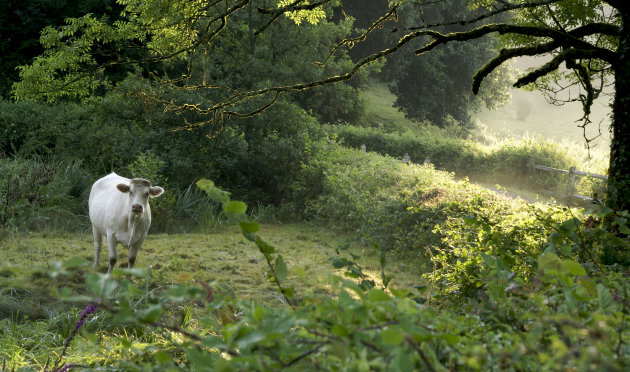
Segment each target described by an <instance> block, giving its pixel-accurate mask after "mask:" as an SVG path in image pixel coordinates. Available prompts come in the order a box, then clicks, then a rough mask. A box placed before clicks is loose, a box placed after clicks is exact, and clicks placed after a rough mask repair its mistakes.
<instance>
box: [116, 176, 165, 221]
mask: <svg viewBox="0 0 630 372" xmlns="http://www.w3.org/2000/svg"><path fill="white" fill-rule="evenodd" d="M116 188H117V189H118V190H119V191H120V192H123V193H128V194H129V200H130V201H131V203H130V204H131V212H132V213H135V214H141V213H144V211H146V210H147V206H148V204H149V198H155V197H158V196H160V195H162V193H163V192H164V189H163V188H161V187H160V186H151V182H149V181H147V180H145V179H142V178H134V179H132V180H131V181H130V183H129V184H126V183H119V184H118V185H117V186H116Z"/></svg>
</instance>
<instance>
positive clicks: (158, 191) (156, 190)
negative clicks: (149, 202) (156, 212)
mask: <svg viewBox="0 0 630 372" xmlns="http://www.w3.org/2000/svg"><path fill="white" fill-rule="evenodd" d="M163 192H164V189H163V188H161V187H160V186H153V187H151V189H149V195H151V197H152V198H157V197H158V196H160V195H162V193H163Z"/></svg>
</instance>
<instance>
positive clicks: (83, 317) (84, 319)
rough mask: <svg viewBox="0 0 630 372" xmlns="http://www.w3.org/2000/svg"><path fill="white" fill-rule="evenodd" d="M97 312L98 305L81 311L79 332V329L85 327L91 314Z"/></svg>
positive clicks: (77, 327)
mask: <svg viewBox="0 0 630 372" xmlns="http://www.w3.org/2000/svg"><path fill="white" fill-rule="evenodd" d="M96 310H97V307H96V305H94V304H89V305H87V306H86V307H85V309H83V311H81V314H79V321H78V322H77V325H76V329H77V331H78V330H79V329H81V327H83V326H84V325H85V323H86V322H87V320H88V318H89V316H90V314H92V313H93V312H95V311H96Z"/></svg>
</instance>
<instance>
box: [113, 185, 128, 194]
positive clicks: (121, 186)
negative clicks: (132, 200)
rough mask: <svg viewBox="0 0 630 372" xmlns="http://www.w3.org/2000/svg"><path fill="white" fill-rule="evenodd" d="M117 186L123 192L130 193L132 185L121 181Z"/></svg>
mask: <svg viewBox="0 0 630 372" xmlns="http://www.w3.org/2000/svg"><path fill="white" fill-rule="evenodd" d="M116 188H117V189H118V191H120V192H122V193H128V192H129V189H130V188H131V186H129V185H127V184H124V183H119V184H118V185H116Z"/></svg>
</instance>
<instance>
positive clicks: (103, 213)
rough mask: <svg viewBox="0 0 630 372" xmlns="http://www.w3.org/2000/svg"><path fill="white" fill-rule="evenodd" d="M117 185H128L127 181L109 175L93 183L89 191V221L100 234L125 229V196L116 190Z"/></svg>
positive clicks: (111, 174) (114, 175)
mask: <svg viewBox="0 0 630 372" xmlns="http://www.w3.org/2000/svg"><path fill="white" fill-rule="evenodd" d="M119 183H125V184H129V179H128V178H125V177H121V176H119V175H117V174H116V173H110V174H108V175H107V176H105V177H103V178H101V179H99V180H98V181H96V182H94V185H92V189H91V190H90V199H89V202H88V206H89V213H90V221H91V222H92V226H94V227H95V228H96V229H98V230H99V231H101V232H102V233H106V231H107V230H109V229H126V226H127V218H128V216H127V211H126V209H125V201H126V199H127V195H126V194H123V193H122V192H120V191H119V190H118V189H117V188H116V185H118V184H119Z"/></svg>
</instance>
